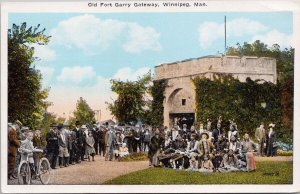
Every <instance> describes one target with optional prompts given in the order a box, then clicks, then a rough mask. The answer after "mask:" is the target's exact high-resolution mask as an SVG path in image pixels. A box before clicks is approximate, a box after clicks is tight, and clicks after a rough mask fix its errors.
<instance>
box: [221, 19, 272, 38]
mask: <svg viewBox="0 0 300 194" xmlns="http://www.w3.org/2000/svg"><path fill="white" fill-rule="evenodd" d="M221 25H222V26H223V25H224V24H221ZM226 26H227V33H228V36H243V35H253V34H257V33H259V32H265V31H267V30H268V27H267V26H265V25H264V24H262V23H260V22H258V21H253V20H249V19H246V18H238V19H234V20H231V21H229V22H228V23H227V25H226Z"/></svg>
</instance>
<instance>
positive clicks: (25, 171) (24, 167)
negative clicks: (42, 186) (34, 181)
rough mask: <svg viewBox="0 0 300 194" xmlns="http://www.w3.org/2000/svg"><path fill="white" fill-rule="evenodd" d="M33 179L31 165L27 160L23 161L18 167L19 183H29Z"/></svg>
mask: <svg viewBox="0 0 300 194" xmlns="http://www.w3.org/2000/svg"><path fill="white" fill-rule="evenodd" d="M30 181H31V172H30V166H29V163H28V162H27V161H22V162H21V163H20V165H19V168H18V183H19V184H22V185H29V184H30Z"/></svg>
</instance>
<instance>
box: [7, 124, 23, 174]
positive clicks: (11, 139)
mask: <svg viewBox="0 0 300 194" xmlns="http://www.w3.org/2000/svg"><path fill="white" fill-rule="evenodd" d="M19 147H20V141H19V140H18V138H17V131H16V126H15V125H11V126H9V127H8V179H10V178H16V177H15V176H14V171H15V168H16V158H17V152H18V148H19Z"/></svg>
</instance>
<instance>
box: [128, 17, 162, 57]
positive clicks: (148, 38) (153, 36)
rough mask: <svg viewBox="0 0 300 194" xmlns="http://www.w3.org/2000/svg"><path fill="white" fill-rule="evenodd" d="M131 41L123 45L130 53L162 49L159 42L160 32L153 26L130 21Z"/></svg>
mask: <svg viewBox="0 0 300 194" xmlns="http://www.w3.org/2000/svg"><path fill="white" fill-rule="evenodd" d="M128 27H129V37H130V39H129V41H128V42H126V43H125V44H124V45H123V48H124V50H125V51H127V52H129V53H140V52H142V51H144V50H153V51H161V50H162V46H161V44H160V43H159V37H160V34H159V33H158V32H156V31H155V29H154V28H152V27H142V26H140V25H138V24H135V23H131V24H130V23H129V24H128Z"/></svg>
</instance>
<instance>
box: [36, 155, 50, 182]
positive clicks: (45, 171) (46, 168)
mask: <svg viewBox="0 0 300 194" xmlns="http://www.w3.org/2000/svg"><path fill="white" fill-rule="evenodd" d="M39 175H40V180H41V182H42V183H43V184H44V185H47V184H48V183H49V181H50V178H51V168H50V163H49V161H48V159H47V158H42V159H41V161H40V169H39Z"/></svg>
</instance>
